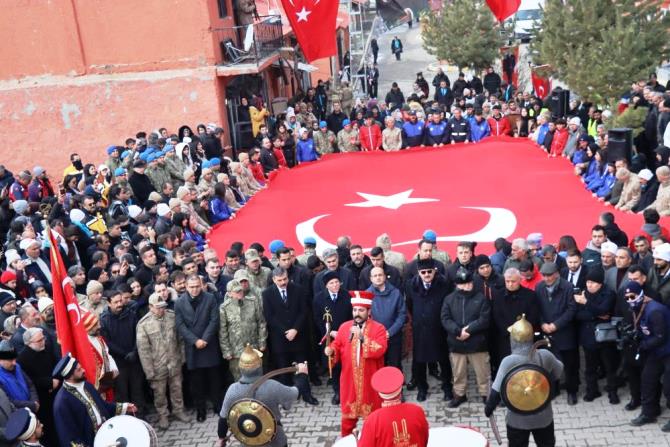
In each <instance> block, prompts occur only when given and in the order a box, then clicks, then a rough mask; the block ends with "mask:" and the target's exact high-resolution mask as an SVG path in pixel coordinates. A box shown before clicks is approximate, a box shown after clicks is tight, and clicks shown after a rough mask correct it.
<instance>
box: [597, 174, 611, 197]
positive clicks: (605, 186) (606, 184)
mask: <svg viewBox="0 0 670 447" xmlns="http://www.w3.org/2000/svg"><path fill="white" fill-rule="evenodd" d="M614 183H616V176H615V175H614V174H612V173H610V172H608V173H607V174H605V175H604V176H603V177H602V183H601V185H600V187H599V188H598V189H597V190H596V191H595V193H596V195H597V196H598V197H605V196H606V195H608V194H609V193H610V191H611V190H612V186H614Z"/></svg>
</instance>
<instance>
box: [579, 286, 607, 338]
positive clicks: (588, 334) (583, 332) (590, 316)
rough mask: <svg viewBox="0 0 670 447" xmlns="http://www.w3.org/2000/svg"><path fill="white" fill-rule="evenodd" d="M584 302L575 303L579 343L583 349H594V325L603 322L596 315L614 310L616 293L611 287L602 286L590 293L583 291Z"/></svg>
mask: <svg viewBox="0 0 670 447" xmlns="http://www.w3.org/2000/svg"><path fill="white" fill-rule="evenodd" d="M584 295H585V296H586V304H577V316H576V318H577V321H578V324H579V344H580V345H581V346H583V347H584V348H585V349H596V348H597V347H598V345H597V344H596V334H595V331H596V325H597V324H598V323H604V322H605V321H606V320H602V319H600V318H598V317H600V316H602V315H611V314H612V313H613V312H614V303H615V301H616V295H615V294H614V292H612V290H611V289H609V288H608V287H606V286H604V285H603V287H601V288H600V290H599V291H598V292H597V293H595V294H592V293H590V292H589V291H588V290H586V291H584Z"/></svg>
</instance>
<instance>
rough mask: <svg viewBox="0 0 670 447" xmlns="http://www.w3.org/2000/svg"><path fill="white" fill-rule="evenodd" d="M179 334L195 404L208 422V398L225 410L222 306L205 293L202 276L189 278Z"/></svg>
mask: <svg viewBox="0 0 670 447" xmlns="http://www.w3.org/2000/svg"><path fill="white" fill-rule="evenodd" d="M174 312H175V324H176V326H177V333H178V334H179V336H180V337H181V338H182V339H183V340H184V349H185V353H186V368H187V369H188V371H189V376H190V383H191V388H192V389H191V393H192V395H193V400H194V401H195V407H196V411H197V420H198V422H204V421H205V419H207V406H206V400H207V397H209V399H210V400H211V402H212V404H213V406H214V409H215V410H216V411H217V412H218V410H219V409H220V408H221V401H222V396H221V379H220V376H221V375H220V368H219V366H220V364H221V359H222V356H221V350H220V348H219V338H218V337H219V306H218V305H217V301H216V298H215V297H214V295H212V294H211V293H207V292H203V290H202V281H201V280H200V277H199V276H198V275H190V276H189V277H188V278H187V279H186V293H184V294H182V295H181V296H180V297H179V299H178V300H177V302H176V303H175V306H174Z"/></svg>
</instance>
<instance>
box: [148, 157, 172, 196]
mask: <svg viewBox="0 0 670 447" xmlns="http://www.w3.org/2000/svg"><path fill="white" fill-rule="evenodd" d="M149 157H150V158H149V160H151V159H152V158H153V161H151V162H150V163H149V167H148V168H147V171H146V174H147V177H149V180H150V181H151V184H152V185H153V187H154V188H155V189H156V191H162V190H163V185H164V184H165V183H169V182H170V173H169V172H168V171H167V169H166V168H165V156H164V155H163V153H162V152H155V153H153V154H151V155H150V156H149Z"/></svg>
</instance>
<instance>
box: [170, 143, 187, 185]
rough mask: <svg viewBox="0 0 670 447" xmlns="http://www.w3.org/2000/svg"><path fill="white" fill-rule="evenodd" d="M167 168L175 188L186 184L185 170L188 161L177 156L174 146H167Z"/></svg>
mask: <svg viewBox="0 0 670 447" xmlns="http://www.w3.org/2000/svg"><path fill="white" fill-rule="evenodd" d="M165 168H166V170H167V172H168V174H170V183H172V185H173V186H174V188H175V189H177V188H179V187H180V186H182V185H183V184H184V171H185V170H186V163H184V162H183V160H181V159H180V158H179V157H177V155H176V153H175V150H174V146H172V145H167V146H165Z"/></svg>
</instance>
